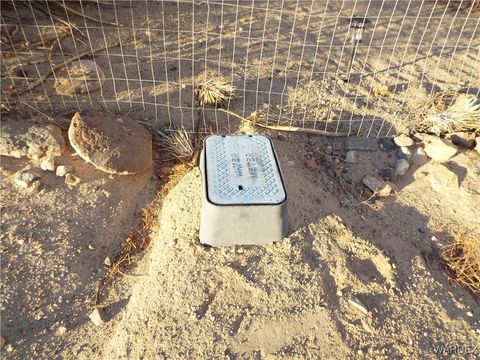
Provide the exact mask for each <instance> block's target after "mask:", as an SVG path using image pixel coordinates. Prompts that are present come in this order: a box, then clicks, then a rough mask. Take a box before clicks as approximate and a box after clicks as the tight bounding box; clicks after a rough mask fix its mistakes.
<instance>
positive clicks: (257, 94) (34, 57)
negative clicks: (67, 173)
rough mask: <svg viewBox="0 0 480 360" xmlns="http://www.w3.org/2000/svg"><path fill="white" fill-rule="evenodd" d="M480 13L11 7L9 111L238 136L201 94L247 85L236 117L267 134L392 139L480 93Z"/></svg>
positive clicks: (462, 4) (344, 7)
mask: <svg viewBox="0 0 480 360" xmlns="http://www.w3.org/2000/svg"><path fill="white" fill-rule="evenodd" d="M479 8H480V6H479V3H478V1H470V0H468V1H467V0H463V1H462V0H460V1H453V0H448V1H447V0H446V1H440V0H431V1H429V0H425V1H419V0H397V1H393V0H365V1H364V0H345V1H340V0H324V1H318V0H282V1H274V0H265V1H258V0H236V1H227V0H223V1H221V0H218V1H213V0H204V1H193V0H192V1H182V0H178V1H159V0H158V1H157V0H155V1H153V0H116V1H113V0H77V1H64V0H55V1H54V0H48V1H45V0H38V1H35V0H30V1H2V2H1V10H2V15H1V41H2V43H1V48H2V63H1V69H2V95H1V101H2V111H8V110H11V109H18V110H20V111H26V112H32V113H44V114H47V115H48V116H52V117H54V116H56V115H58V114H66V113H69V112H72V111H76V110H107V111H115V112H120V113H128V114H129V116H132V117H134V118H137V119H139V120H142V121H146V122H148V123H149V124H151V125H152V126H169V127H173V126H176V127H179V126H182V127H185V128H186V129H187V130H188V131H213V132H231V131H234V130H235V128H236V126H237V125H238V119H237V118H236V117H234V116H231V114H229V113H226V112H224V111H221V110H219V109H217V108H216V107H215V106H211V107H208V106H207V107H200V106H199V104H198V101H197V99H196V95H195V89H196V88H197V87H198V86H199V85H200V84H202V83H205V82H207V81H213V82H220V83H225V84H231V85H233V86H235V87H236V92H235V96H234V97H233V98H232V99H229V100H228V101H227V102H226V104H225V107H226V109H227V110H229V111H230V112H232V113H235V114H238V115H240V116H243V117H247V116H251V118H255V119H257V120H258V121H262V122H263V123H266V124H282V125H291V126H298V127H300V128H309V129H320V130H325V131H329V132H334V133H342V134H343V133H344V134H346V135H351V136H387V135H392V134H394V133H396V132H398V131H401V130H402V129H403V128H405V127H406V126H408V125H409V123H411V122H412V121H415V111H416V109H418V106H421V104H422V102H423V101H426V99H428V98H429V96H431V95H433V94H435V93H436V92H438V91H446V90H449V91H457V92H464V93H472V94H474V95H476V96H478V95H479V91H480V90H479V89H480V75H479V74H480V71H479V69H480V36H479V23H480V16H479V15H480V12H479V10H480V9H479ZM87 60H90V61H91V62H90V61H87ZM79 61H80V62H79ZM79 68H80V71H79ZM199 121H200V122H201V124H200V125H201V126H199V124H198V122H199Z"/></svg>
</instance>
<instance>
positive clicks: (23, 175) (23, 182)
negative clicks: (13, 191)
mask: <svg viewBox="0 0 480 360" xmlns="http://www.w3.org/2000/svg"><path fill="white" fill-rule="evenodd" d="M37 179H40V176H39V175H38V174H37V173H35V172H33V171H30V170H23V171H20V172H19V173H17V174H16V175H15V179H14V181H15V184H16V185H17V186H18V187H20V188H22V189H27V188H29V187H30V186H32V185H35V184H34V181H35V180H37ZM38 185H39V184H38Z"/></svg>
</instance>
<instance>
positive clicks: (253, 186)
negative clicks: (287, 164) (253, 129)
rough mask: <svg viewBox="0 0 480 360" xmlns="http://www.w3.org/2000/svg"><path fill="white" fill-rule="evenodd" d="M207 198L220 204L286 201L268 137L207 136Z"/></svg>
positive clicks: (205, 149)
mask: <svg viewBox="0 0 480 360" xmlns="http://www.w3.org/2000/svg"><path fill="white" fill-rule="evenodd" d="M204 151H205V170H206V181H207V197H208V200H209V201H210V202H212V203H214V204H218V205H275V204H280V203H282V202H284V201H285V200H286V197H287V196H286V191H285V186H284V184H283V179H282V175H281V172H280V168H279V165H278V162H277V158H276V156H275V152H274V150H273V145H272V143H271V141H270V139H269V138H267V137H266V136H261V135H233V136H228V135H212V136H209V137H207V138H206V139H205V146H204Z"/></svg>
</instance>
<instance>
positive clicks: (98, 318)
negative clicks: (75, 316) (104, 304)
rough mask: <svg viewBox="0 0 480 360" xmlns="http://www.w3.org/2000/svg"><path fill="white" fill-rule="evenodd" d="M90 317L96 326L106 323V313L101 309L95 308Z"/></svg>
mask: <svg viewBox="0 0 480 360" xmlns="http://www.w3.org/2000/svg"><path fill="white" fill-rule="evenodd" d="M88 317H89V318H90V320H91V321H92V322H93V323H94V324H95V325H96V326H98V325H101V324H103V323H104V322H105V321H106V317H105V313H104V312H103V309H101V308H95V309H94V310H93V311H92V312H91V313H90V315H88Z"/></svg>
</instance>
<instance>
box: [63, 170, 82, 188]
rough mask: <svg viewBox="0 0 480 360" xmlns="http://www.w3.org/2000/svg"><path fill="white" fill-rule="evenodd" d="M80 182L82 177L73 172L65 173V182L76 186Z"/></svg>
mask: <svg viewBox="0 0 480 360" xmlns="http://www.w3.org/2000/svg"><path fill="white" fill-rule="evenodd" d="M79 183H80V178H79V177H78V176H76V175H73V174H72V173H67V174H66V175H65V184H67V185H70V186H75V185H78V184H79Z"/></svg>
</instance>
